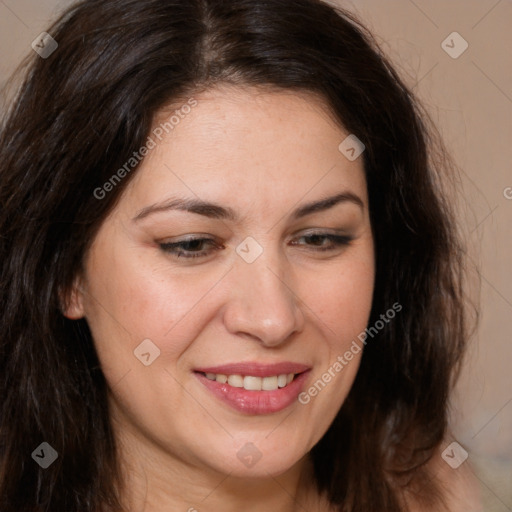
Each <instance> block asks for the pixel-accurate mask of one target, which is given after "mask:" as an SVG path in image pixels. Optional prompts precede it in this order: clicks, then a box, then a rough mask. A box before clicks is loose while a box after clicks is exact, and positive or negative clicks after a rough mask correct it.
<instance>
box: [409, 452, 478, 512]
mask: <svg viewBox="0 0 512 512" xmlns="http://www.w3.org/2000/svg"><path fill="white" fill-rule="evenodd" d="M427 469H428V471H429V473H430V475H432V476H431V477H432V479H433V480H434V482H435V483H436V484H437V485H438V486H439V489H440V491H441V492H442V493H443V496H444V498H445V501H446V505H447V509H446V512H482V511H483V507H482V502H481V496H480V482H479V480H478V479H477V478H476V476H475V473H474V471H473V468H472V466H471V461H470V459H467V460H466V461H464V462H463V463H462V464H461V465H460V466H458V467H456V468H452V467H451V466H450V465H449V464H448V463H447V462H446V461H445V460H444V459H443V458H442V457H441V450H438V451H437V452H436V454H435V455H434V456H433V457H432V459H431V460H430V462H429V463H428V465H427ZM409 512H430V511H426V510H425V509H424V508H423V507H419V506H418V505H417V504H414V503H410V507H409Z"/></svg>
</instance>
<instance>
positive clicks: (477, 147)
mask: <svg viewBox="0 0 512 512" xmlns="http://www.w3.org/2000/svg"><path fill="white" fill-rule="evenodd" d="M283 1H286V0H283ZM333 1H334V0H333ZM69 3H70V2H69V0H60V1H58V0H0V48H1V50H2V51H1V53H0V84H1V83H3V82H4V81H5V79H6V78H7V76H8V75H9V73H10V72H11V71H12V70H13V68H14V67H15V65H16V64H17V63H18V62H19V61H20V60H21V59H22V57H24V56H25V55H26V54H27V53H29V52H31V51H32V50H31V48H30V44H31V42H32V41H33V40H34V39H35V38H36V36H37V35H38V34H39V33H40V32H41V31H42V30H43V29H44V28H45V27H46V26H47V23H48V20H49V19H51V18H52V17H53V16H54V15H55V14H56V13H57V12H58V10H59V9H60V8H62V7H65V6H66V5H68V4H69ZM336 3H338V5H341V6H344V7H346V8H348V9H349V10H351V11H353V12H355V13H357V14H358V15H359V16H360V18H361V19H362V20H364V21H365V22H366V24H367V25H368V26H369V27H370V28H371V29H372V30H373V32H374V33H375V35H376V36H377V39H378V40H379V41H380V43H381V44H382V46H383V48H384V50H385V51H386V52H387V53H388V55H390V56H391V58H392V59H393V60H394V62H395V63H396V64H397V65H399V66H400V68H401V70H402V73H403V75H404V77H405V78H406V81H407V82H408V83H409V84H410V85H411V87H414V90H415V91H416V93H417V94H418V95H419V96H420V98H421V99H422V100H423V102H424V103H425V104H426V106H427V107H428V109H429V111H430V112H431V115H432V117H433V118H434V120H435V121H436V122H437V124H438V126H439V128H440V130H441V132H442V134H443V135H444V138H445V141H446V142H447V144H448V146H449V149H450V150H451V151H452V153H453V155H454V156H455V158H456V161H457V163H458V164H459V166H460V167H461V169H462V185H463V190H464V192H463V198H462V206H461V208H460V210H461V222H462V224H463V226H464V230H465V232H466V238H467V241H468V242H469V247H470V253H471V258H472V260H473V261H474V262H475V263H478V264H479V266H480V279H481V292H480V299H481V321H480V325H479V328H478V332H477V333H476V335H475V338H474V339H473V340H472V345H471V351H470V354H469V356H468V359H467V363H466V366H465V369H464V373H463V375H462V379H461V382H460V385H459V388H458V394H457V397H456V399H455V400H454V421H453V434H454V435H453V439H455V440H457V441H458V442H459V443H460V444H461V445H463V446H464V447H465V448H466V450H467V451H468V452H469V460H470V461H472V462H473V464H474V468H475V472H476V474H477V477H478V479H479V480H480V481H481V483H482V491H483V495H484V499H485V502H486V506H485V510H486V511H497V512H502V511H503V512H505V511H511V510H512V495H511V494H512V491H511V489H512V371H511V362H512V343H511V332H512V275H511V267H512V266H511V260H512V236H511V235H512V229H511V226H512V1H511V0H499V1H498V0H448V1H447V0H430V1H427V0H414V1H413V0H357V1H354V2H345V1H343V0H337V2H336ZM454 31H456V32H458V33H459V34H460V35H461V36H462V38H463V39H464V40H465V41H467V43H468V48H467V50H466V51H465V52H464V53H462V54H461V55H460V56H459V57H458V58H452V57H450V56H449V55H448V53H446V52H445V50H444V49H443V47H442V46H441V44H442V42H443V41H444V40H445V39H446V38H447V36H449V34H451V33H452V32H454ZM457 37H458V36H456V37H455V38H453V37H451V38H448V40H447V41H446V43H445V45H448V46H452V47H453V48H446V49H447V50H449V51H451V52H452V53H453V52H458V51H460V50H461V49H462V48H463V47H462V46H461V45H462V44H463V41H462V40H461V39H458V38H457ZM452 39H453V42H452Z"/></svg>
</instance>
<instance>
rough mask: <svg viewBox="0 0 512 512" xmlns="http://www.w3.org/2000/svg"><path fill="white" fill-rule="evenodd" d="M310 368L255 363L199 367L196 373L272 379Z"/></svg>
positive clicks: (286, 362)
mask: <svg viewBox="0 0 512 512" xmlns="http://www.w3.org/2000/svg"><path fill="white" fill-rule="evenodd" d="M310 368H311V367H310V366H307V365H305V364H301V363H292V362H289V361H284V362H281V363H271V364H262V363H256V362H246V363H231V364H223V365H220V366H201V367H200V368H196V369H195V371H196V372H202V373H215V374H222V375H244V376H247V375H251V376H254V377H273V376H274V375H282V374H285V373H302V372H305V371H307V370H309V369H310Z"/></svg>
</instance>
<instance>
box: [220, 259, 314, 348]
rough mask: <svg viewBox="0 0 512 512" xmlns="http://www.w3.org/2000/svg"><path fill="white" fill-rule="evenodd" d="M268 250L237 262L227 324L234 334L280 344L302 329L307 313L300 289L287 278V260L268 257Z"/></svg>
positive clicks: (232, 280) (231, 287) (231, 283)
mask: <svg viewBox="0 0 512 512" xmlns="http://www.w3.org/2000/svg"><path fill="white" fill-rule="evenodd" d="M268 252H269V251H265V252H264V253H263V254H262V255H261V256H260V257H259V258H258V259H257V260H256V261H254V262H253V263H246V262H245V261H243V260H239V261H237V262H236V263H235V268H233V269H232V271H231V272H230V273H229V275H230V282H229V283H228V286H229V288H230V293H229V300H228V303H227V306H226V309H225V313H224V323H225V326H226V328H227V329H228V331H229V332H231V333H233V334H236V335H238V336H244V337H247V338H251V339H256V340H258V341H259V342H260V343H262V344H263V345H265V346H268V347H277V346H279V345H280V344H282V343H284V342H286V341H287V340H288V339H289V338H290V336H291V335H292V334H294V333H296V332H300V331H302V329H303V327H304V316H303V312H302V309H301V301H300V299H299V297H298V295H297V290H294V289H293V288H294V286H293V284H292V283H289V282H286V281H285V277H286V275H287V269H286V263H285V262H282V263H280V262H279V261H277V259H278V258H273V261H271V260H270V257H268V256H266V254H267V255H268ZM288 274H289V272H288ZM288 281H289V280H288Z"/></svg>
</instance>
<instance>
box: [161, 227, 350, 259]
mask: <svg viewBox="0 0 512 512" xmlns="http://www.w3.org/2000/svg"><path fill="white" fill-rule="evenodd" d="M315 237H318V238H321V239H322V240H329V241H330V242H331V245H330V246H329V247H320V246H317V248H316V249H313V250H314V251H315V252H327V251H333V250H335V249H337V248H338V247H343V246H347V245H349V244H350V243H351V242H352V240H353V237H351V236H348V235H334V234H332V233H310V234H307V235H302V236H301V237H299V240H301V239H310V240H311V239H313V238H315ZM197 242H200V243H204V242H206V243H209V244H210V245H211V246H213V247H214V248H216V249H223V248H224V247H222V246H220V245H219V244H217V243H216V242H215V240H213V239H211V238H190V239H187V240H181V241H179V242H166V243H161V244H159V245H160V248H161V249H162V251H164V252H165V253H168V254H171V255H173V256H174V257H176V258H184V259H193V258H205V257H207V256H209V255H210V254H211V250H208V251H190V248H189V249H188V250H187V249H186V246H187V245H189V244H194V243H197ZM293 245H298V244H296V243H294V244H293ZM311 247H315V246H314V245H312V246H311Z"/></svg>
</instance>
